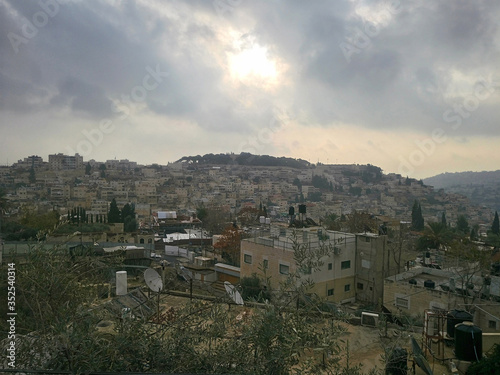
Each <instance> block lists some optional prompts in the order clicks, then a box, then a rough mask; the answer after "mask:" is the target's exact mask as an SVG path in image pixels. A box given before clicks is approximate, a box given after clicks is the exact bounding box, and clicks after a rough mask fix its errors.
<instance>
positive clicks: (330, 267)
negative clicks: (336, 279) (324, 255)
mask: <svg viewBox="0 0 500 375" xmlns="http://www.w3.org/2000/svg"><path fill="white" fill-rule="evenodd" d="M332 269H333V263H328V271H330V270H332Z"/></svg>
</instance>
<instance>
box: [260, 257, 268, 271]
mask: <svg viewBox="0 0 500 375" xmlns="http://www.w3.org/2000/svg"><path fill="white" fill-rule="evenodd" d="M262 267H264V269H265V270H267V269H268V268H269V261H268V260H267V259H264V260H263V261H262Z"/></svg>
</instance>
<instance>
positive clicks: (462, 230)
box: [457, 215, 470, 236]
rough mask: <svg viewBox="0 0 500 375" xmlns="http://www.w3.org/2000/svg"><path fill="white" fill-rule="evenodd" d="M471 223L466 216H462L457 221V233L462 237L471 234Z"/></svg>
mask: <svg viewBox="0 0 500 375" xmlns="http://www.w3.org/2000/svg"><path fill="white" fill-rule="evenodd" d="M469 231H470V229H469V223H468V221H467V219H466V218H465V216H464V215H460V216H459V217H458V219H457V232H458V233H459V234H461V235H464V236H465V235H467V234H469Z"/></svg>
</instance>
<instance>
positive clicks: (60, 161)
mask: <svg viewBox="0 0 500 375" xmlns="http://www.w3.org/2000/svg"><path fill="white" fill-rule="evenodd" d="M49 167H50V169H53V170H60V169H79V168H83V156H80V155H79V154H75V156H68V155H64V154H61V153H59V154H53V155H49Z"/></svg>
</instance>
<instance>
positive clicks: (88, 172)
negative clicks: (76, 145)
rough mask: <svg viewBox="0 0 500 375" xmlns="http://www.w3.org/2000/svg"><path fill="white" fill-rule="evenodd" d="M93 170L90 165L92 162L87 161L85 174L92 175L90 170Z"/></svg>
mask: <svg viewBox="0 0 500 375" xmlns="http://www.w3.org/2000/svg"><path fill="white" fill-rule="evenodd" d="M91 170H92V167H91V166H90V163H87V165H86V166H85V174H86V175H90V171H91Z"/></svg>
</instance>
